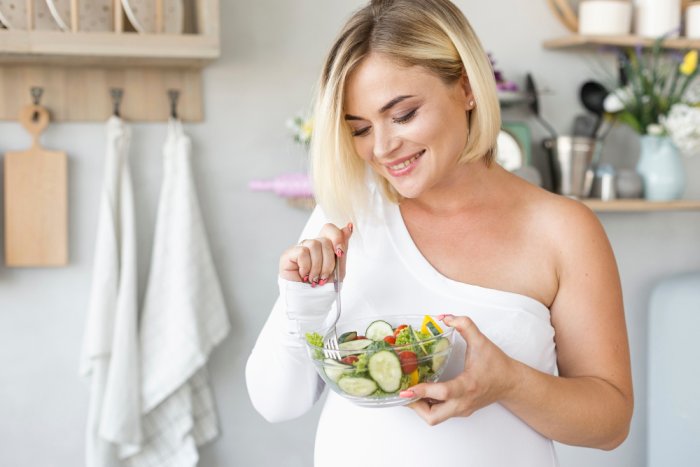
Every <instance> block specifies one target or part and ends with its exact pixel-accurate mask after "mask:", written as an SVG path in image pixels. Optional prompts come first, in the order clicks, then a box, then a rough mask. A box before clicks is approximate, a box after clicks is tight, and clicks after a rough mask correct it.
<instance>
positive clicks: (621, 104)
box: [603, 87, 631, 114]
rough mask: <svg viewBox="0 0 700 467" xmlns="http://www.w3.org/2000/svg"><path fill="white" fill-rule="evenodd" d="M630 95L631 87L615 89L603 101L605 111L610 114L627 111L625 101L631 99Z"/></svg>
mask: <svg viewBox="0 0 700 467" xmlns="http://www.w3.org/2000/svg"><path fill="white" fill-rule="evenodd" d="M630 94H631V89H630V88H629V87H624V88H618V89H615V90H614V91H612V92H611V93H610V94H608V95H607V97H606V98H605V100H604V101H603V109H604V110H605V111H606V112H607V113H610V114H614V113H617V112H621V111H623V110H625V99H629V98H630Z"/></svg>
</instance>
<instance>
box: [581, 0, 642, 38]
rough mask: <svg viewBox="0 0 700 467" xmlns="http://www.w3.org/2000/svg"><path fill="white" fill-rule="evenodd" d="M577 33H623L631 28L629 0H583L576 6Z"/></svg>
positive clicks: (609, 34) (630, 5) (611, 34)
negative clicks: (577, 18)
mask: <svg viewBox="0 0 700 467" xmlns="http://www.w3.org/2000/svg"><path fill="white" fill-rule="evenodd" d="M578 15H579V27H578V32H579V34H585V35H608V36H616V35H625V34H629V33H630V29H631V28H632V3H630V0H584V1H582V2H581V3H580V4H579V7H578Z"/></svg>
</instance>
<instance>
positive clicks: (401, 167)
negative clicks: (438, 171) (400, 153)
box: [389, 152, 423, 170]
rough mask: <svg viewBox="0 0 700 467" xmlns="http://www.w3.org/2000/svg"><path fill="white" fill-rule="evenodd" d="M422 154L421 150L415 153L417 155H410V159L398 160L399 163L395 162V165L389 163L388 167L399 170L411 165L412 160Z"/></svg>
mask: <svg viewBox="0 0 700 467" xmlns="http://www.w3.org/2000/svg"><path fill="white" fill-rule="evenodd" d="M422 154H423V153H422V152H421V153H420V154H417V155H415V156H413V157H411V158H410V159H408V160H406V161H403V162H400V163H398V164H396V165H390V166H389V168H390V169H391V170H401V169H405V168H406V167H408V166H409V165H411V164H412V163H413V161H415V160H416V159H418V157H420V156H421V155H422Z"/></svg>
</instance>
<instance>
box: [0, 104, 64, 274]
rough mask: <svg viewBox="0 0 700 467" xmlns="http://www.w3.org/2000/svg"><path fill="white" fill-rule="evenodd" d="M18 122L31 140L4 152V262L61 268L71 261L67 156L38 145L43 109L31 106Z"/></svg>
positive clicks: (45, 121)
mask: <svg viewBox="0 0 700 467" xmlns="http://www.w3.org/2000/svg"><path fill="white" fill-rule="evenodd" d="M19 120H20V123H21V124H22V125H23V126H24V127H25V128H26V129H27V131H28V132H29V133H30V134H31V135H32V139H33V143H32V147H31V148H30V149H29V150H27V151H21V152H9V153H7V154H6V155H5V262H6V264H7V265H8V266H62V265H65V264H66V263H67V261H68V208H67V187H66V178H67V161H66V154H65V153H64V152H59V151H48V150H46V149H44V148H42V147H41V146H40V144H39V137H40V135H41V132H42V131H44V129H45V128H46V126H47V125H48V123H49V113H48V111H47V110H46V109H45V108H43V107H41V106H39V105H30V106H27V107H25V108H24V109H23V110H22V112H21V115H20V119H19Z"/></svg>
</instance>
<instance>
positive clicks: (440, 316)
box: [437, 315, 447, 321]
mask: <svg viewBox="0 0 700 467" xmlns="http://www.w3.org/2000/svg"><path fill="white" fill-rule="evenodd" d="M445 316H447V315H437V319H438V321H442V320H443V319H445Z"/></svg>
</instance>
